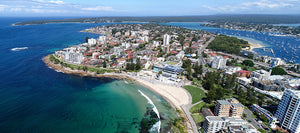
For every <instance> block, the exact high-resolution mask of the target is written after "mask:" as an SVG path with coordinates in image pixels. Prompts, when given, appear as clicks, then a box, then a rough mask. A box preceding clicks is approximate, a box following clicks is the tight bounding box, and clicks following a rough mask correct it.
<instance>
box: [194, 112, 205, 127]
mask: <svg viewBox="0 0 300 133" xmlns="http://www.w3.org/2000/svg"><path fill="white" fill-rule="evenodd" d="M192 116H193V118H194V120H195V122H196V123H197V125H198V123H201V122H203V121H204V117H203V116H202V115H201V114H192Z"/></svg>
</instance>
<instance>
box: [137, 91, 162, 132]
mask: <svg viewBox="0 0 300 133" xmlns="http://www.w3.org/2000/svg"><path fill="white" fill-rule="evenodd" d="M138 91H139V92H140V93H141V95H142V96H143V97H145V98H146V99H147V101H148V103H149V104H151V105H152V106H153V111H154V112H155V114H156V115H157V117H158V119H159V121H158V122H156V123H155V124H154V125H153V126H152V128H151V129H150V130H149V131H150V132H158V133H159V132H160V125H161V121H160V116H159V112H158V110H157V108H156V106H155V105H154V103H153V102H152V100H151V99H150V98H149V97H148V96H147V95H145V94H144V93H143V92H142V91H140V90H138Z"/></svg>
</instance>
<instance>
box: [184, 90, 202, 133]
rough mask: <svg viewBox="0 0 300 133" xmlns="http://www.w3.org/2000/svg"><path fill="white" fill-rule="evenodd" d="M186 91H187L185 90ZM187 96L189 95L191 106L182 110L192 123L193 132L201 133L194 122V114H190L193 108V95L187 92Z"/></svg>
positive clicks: (186, 106)
mask: <svg viewBox="0 0 300 133" xmlns="http://www.w3.org/2000/svg"><path fill="white" fill-rule="evenodd" d="M184 90H185V89H184ZM185 91H186V92H187V94H188V95H189V104H186V105H182V106H181V109H182V110H183V112H184V113H185V115H186V116H187V118H188V120H189V121H190V123H191V126H192V130H193V133H199V131H198V127H197V125H196V122H195V120H194V118H193V117H192V114H191V112H190V109H191V107H193V104H192V95H191V94H190V93H189V92H188V91H187V90H185Z"/></svg>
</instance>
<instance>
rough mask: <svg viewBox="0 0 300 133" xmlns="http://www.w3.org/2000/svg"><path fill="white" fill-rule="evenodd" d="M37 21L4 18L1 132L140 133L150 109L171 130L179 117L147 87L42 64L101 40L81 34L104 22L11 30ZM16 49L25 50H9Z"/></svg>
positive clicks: (0, 23)
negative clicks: (90, 40) (45, 59)
mask: <svg viewBox="0 0 300 133" xmlns="http://www.w3.org/2000/svg"><path fill="white" fill-rule="evenodd" d="M33 19H41V18H0V53H1V59H0V70H1V71H0V76H1V77H0V106H1V108H0V132H1V133H9V132H50V133H59V132H64V133H65V132H72V133H76V132H85V133H89V132H91V133H94V132H108V133H111V132H139V124H140V121H141V119H142V118H143V116H144V114H145V113H146V111H147V107H150V108H154V107H155V109H157V110H158V111H159V114H160V116H163V119H162V120H161V126H160V128H161V129H162V131H164V132H166V131H168V128H167V127H168V123H169V122H171V120H172V119H175V118H176V117H177V113H176V111H175V110H174V109H173V108H172V107H171V106H170V105H169V104H168V102H167V101H166V100H164V99H163V98H162V97H160V96H159V95H157V94H155V93H153V92H151V91H149V90H148V89H147V88H145V87H143V86H141V85H139V84H136V83H131V82H129V81H128V82H129V83H128V82H127V81H125V80H115V79H109V78H101V79H98V78H87V77H79V76H74V75H67V74H64V73H60V72H56V71H55V70H53V69H50V68H48V67H47V66H46V65H45V64H44V63H43V61H42V58H43V57H44V56H46V55H48V54H51V53H53V52H54V51H55V50H58V49H63V48H65V47H67V46H72V45H77V44H79V43H83V42H84V41H85V37H86V36H89V37H90V38H96V37H98V36H99V35H96V34H91V33H82V32H79V31H81V30H84V29H86V28H91V27H94V26H98V25H103V24H77V23H76V24H75V23H65V24H46V25H26V26H11V24H13V23H15V22H20V21H27V20H33ZM17 47H27V49H20V50H16V51H12V50H11V49H13V48H17ZM141 92H142V93H141ZM142 94H144V95H142ZM145 96H147V97H145ZM149 99H150V100H151V102H149ZM151 103H152V104H151ZM153 105H154V106H153Z"/></svg>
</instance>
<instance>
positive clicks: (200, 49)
mask: <svg viewBox="0 0 300 133" xmlns="http://www.w3.org/2000/svg"><path fill="white" fill-rule="evenodd" d="M213 40H215V37H213V36H212V37H211V38H210V39H209V40H208V41H207V42H206V43H205V44H204V46H202V47H200V48H198V56H199V60H198V62H199V63H200V64H205V63H206V62H205V60H204V59H203V57H202V52H203V50H204V49H206V47H207V46H208V44H209V43H211V42H212V41H213Z"/></svg>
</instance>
